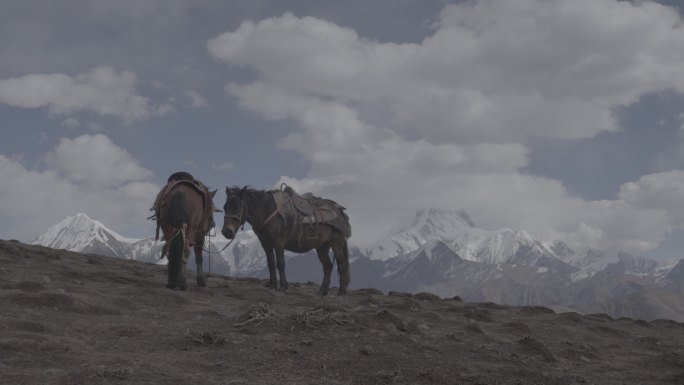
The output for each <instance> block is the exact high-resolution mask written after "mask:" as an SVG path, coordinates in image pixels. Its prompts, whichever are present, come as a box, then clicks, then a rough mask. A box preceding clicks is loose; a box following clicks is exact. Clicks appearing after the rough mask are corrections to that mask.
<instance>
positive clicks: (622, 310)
mask: <svg viewBox="0 0 684 385" xmlns="http://www.w3.org/2000/svg"><path fill="white" fill-rule="evenodd" d="M151 227H153V226H151ZM209 240H210V242H209V244H210V246H209V248H208V250H210V251H211V252H210V253H209V252H205V254H204V255H205V258H204V261H205V262H204V264H205V266H204V269H205V271H210V272H212V273H216V274H222V275H232V276H254V277H260V278H263V277H267V276H268V273H267V268H266V257H265V254H264V252H263V250H262V248H261V246H260V244H259V242H258V240H257V238H256V236H255V234H254V233H253V232H252V231H251V230H243V231H241V232H240V233H239V234H238V237H237V238H236V240H235V241H234V242H233V243H231V244H230V245H228V246H227V247H226V248H225V250H223V251H221V252H219V250H222V249H223V248H224V246H226V244H227V243H228V241H227V240H226V239H225V238H223V237H222V236H220V235H219V236H215V237H209ZM352 241H353V239H352ZM32 243H34V244H39V245H43V246H47V247H52V248H59V249H67V250H70V251H79V252H85V253H94V254H101V255H106V256H113V257H118V258H126V259H134V260H138V261H143V262H149V263H165V260H160V259H159V256H160V254H161V247H162V243H161V242H159V241H156V242H155V241H154V240H153V239H132V238H126V237H123V236H121V235H119V234H117V233H116V232H114V231H113V230H111V229H109V228H107V227H106V226H105V225H103V224H102V223H100V222H99V221H96V220H93V219H91V218H89V217H88V216H87V215H86V214H83V213H80V214H77V215H75V216H72V217H68V218H66V219H64V220H63V221H62V222H60V223H58V224H56V225H53V226H51V227H50V228H49V229H48V230H47V231H46V232H45V233H44V234H42V235H40V236H38V237H36V238H35V239H34V241H33V242H32ZM205 247H206V246H205ZM286 258H287V272H288V278H289V279H290V280H291V281H300V282H307V281H314V282H319V281H320V279H321V277H322V271H321V266H320V263H319V262H318V258H317V257H316V256H315V254H314V253H313V252H310V253H304V254H292V253H287V254H286ZM350 262H351V272H352V284H351V285H350V287H351V288H364V287H373V288H376V289H380V290H383V291H404V292H413V293H416V292H430V293H433V294H436V295H439V296H441V297H453V296H456V295H457V296H459V297H461V298H462V299H463V300H466V301H472V302H495V303H501V304H509V305H539V306H546V307H550V308H552V309H554V310H556V311H577V312H581V313H607V314H609V315H611V316H613V317H616V318H619V317H630V318H636V319H645V320H652V319H658V318H667V319H674V320H678V321H684V259H680V260H672V261H668V262H660V261H655V260H652V259H649V258H646V257H641V256H635V255H631V254H629V253H626V252H620V251H607V250H595V249H585V250H573V249H572V248H570V247H569V246H568V245H566V244H564V243H562V242H559V241H555V242H548V241H542V240H538V239H536V238H535V237H534V236H533V235H531V234H529V233H527V232H525V231H518V230H512V229H499V230H486V229H482V228H479V227H477V226H476V225H475V223H474V222H473V220H472V219H471V218H470V217H469V216H468V214H467V213H466V212H464V211H444V210H436V209H425V210H422V211H420V212H418V213H417V214H416V216H415V218H414V219H413V220H412V221H411V222H410V223H407V224H406V225H405V226H401V227H400V228H399V229H397V230H396V231H393V232H392V233H391V234H389V235H388V236H386V237H384V238H382V239H380V240H378V241H377V242H375V243H373V244H372V245H371V246H369V247H366V248H359V247H357V246H354V245H353V244H350ZM194 264H195V262H194V260H191V261H189V263H188V267H189V268H191V269H192V268H194ZM335 282H336V279H335V278H334V279H333V284H334V283H335Z"/></svg>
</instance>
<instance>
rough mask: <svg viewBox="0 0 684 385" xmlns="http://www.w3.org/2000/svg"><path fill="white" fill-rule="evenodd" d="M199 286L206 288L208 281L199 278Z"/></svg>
mask: <svg viewBox="0 0 684 385" xmlns="http://www.w3.org/2000/svg"><path fill="white" fill-rule="evenodd" d="M197 286H199V287H206V286H207V281H205V280H204V277H197Z"/></svg>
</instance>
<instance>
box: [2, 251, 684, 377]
mask: <svg viewBox="0 0 684 385" xmlns="http://www.w3.org/2000/svg"><path fill="white" fill-rule="evenodd" d="M353 273H354V272H352V279H353V277H354V275H353ZM187 278H188V282H194V276H193V274H192V272H190V271H188V276H187ZM263 284H264V282H263V281H261V280H256V279H244V278H242V279H238V278H230V277H222V276H212V277H210V278H209V279H208V287H206V288H197V287H194V286H191V287H190V289H189V290H188V291H177V290H169V289H167V288H165V285H166V269H165V267H163V266H156V265H150V264H143V263H139V262H134V261H127V260H121V259H114V258H107V257H101V256H97V255H87V254H79V253H72V252H67V251H62V250H53V249H48V248H43V247H38V246H28V245H24V244H21V243H18V242H13V241H0V309H1V310H0V383H2V384H13V385H18V384H174V385H177V384H202V385H210V384H225V385H228V384H233V385H238V384H482V385H485V384H487V385H489V384H492V385H493V384H545V385H553V384H558V385H561V384H562V385H566V384H567V385H570V384H597V385H599V384H600V385H607V384H649V385H650V384H678V385H681V384H684V325H683V324H681V323H678V322H674V321H667V320H656V321H652V322H644V321H640V320H632V319H619V320H614V319H612V318H611V317H609V316H607V315H600V314H599V315H579V314H577V313H567V314H555V313H553V312H552V311H550V310H548V309H546V308H542V307H511V306H502V305H497V304H493V303H464V302H461V301H460V300H459V299H458V298H456V299H440V298H438V297H435V296H433V295H430V294H427V293H423V294H418V295H410V294H406V293H392V295H385V294H383V293H381V292H378V291H377V290H374V289H363V290H356V291H352V292H350V293H349V294H348V295H347V296H346V297H337V296H329V297H325V298H321V297H319V296H318V287H317V286H316V285H313V284H301V285H298V284H293V285H291V287H290V289H289V292H288V293H287V294H281V293H277V292H274V291H273V290H270V289H267V288H265V287H264V285H263Z"/></svg>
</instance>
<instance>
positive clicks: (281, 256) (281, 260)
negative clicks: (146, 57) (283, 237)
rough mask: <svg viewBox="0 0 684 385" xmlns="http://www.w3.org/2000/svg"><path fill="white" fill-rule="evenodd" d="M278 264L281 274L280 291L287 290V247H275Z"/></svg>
mask: <svg viewBox="0 0 684 385" xmlns="http://www.w3.org/2000/svg"><path fill="white" fill-rule="evenodd" d="M275 254H276V264H277V266H278V274H279V275H280V286H279V287H278V290H279V291H287V287H288V286H289V285H288V284H287V278H286V277H285V249H284V248H283V247H282V246H280V245H278V246H276V247H275Z"/></svg>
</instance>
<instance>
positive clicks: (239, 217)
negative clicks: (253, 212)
mask: <svg viewBox="0 0 684 385" xmlns="http://www.w3.org/2000/svg"><path fill="white" fill-rule="evenodd" d="M234 195H239V194H234ZM228 199H230V196H229V197H228ZM246 211H247V207H246V204H245V197H243V196H240V209H239V210H238V211H237V212H235V213H230V212H229V211H228V208H227V207H226V211H225V214H224V215H223V221H224V222H225V220H226V219H234V220H236V221H237V222H238V226H237V227H240V226H244V224H245V220H246V218H245V212H246ZM236 232H237V231H236Z"/></svg>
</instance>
